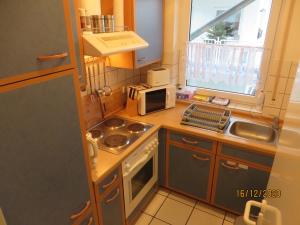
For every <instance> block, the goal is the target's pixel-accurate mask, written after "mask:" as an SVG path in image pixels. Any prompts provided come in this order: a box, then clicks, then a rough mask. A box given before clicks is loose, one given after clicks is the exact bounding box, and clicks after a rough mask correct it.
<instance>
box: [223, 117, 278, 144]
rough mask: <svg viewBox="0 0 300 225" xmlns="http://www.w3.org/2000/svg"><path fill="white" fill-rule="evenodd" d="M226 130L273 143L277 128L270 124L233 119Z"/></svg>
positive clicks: (241, 136) (233, 133)
mask: <svg viewBox="0 0 300 225" xmlns="http://www.w3.org/2000/svg"><path fill="white" fill-rule="evenodd" d="M228 132H229V133H230V134H231V135H233V136H237V137H240V138H244V139H248V140H255V141H261V142H265V143H271V144H275V143H276V141H277V136H278V135H277V130H276V129H274V128H273V127H272V126H268V125H264V124H259V123H253V122H247V121H234V122H233V123H232V124H231V126H230V127H229V129H228Z"/></svg>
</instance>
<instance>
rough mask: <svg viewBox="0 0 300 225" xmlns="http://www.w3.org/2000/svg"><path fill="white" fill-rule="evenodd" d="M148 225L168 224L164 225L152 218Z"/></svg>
mask: <svg viewBox="0 0 300 225" xmlns="http://www.w3.org/2000/svg"><path fill="white" fill-rule="evenodd" d="M150 225H168V223H165V222H163V221H161V220H158V219H156V218H154V219H153V220H152V221H151V223H150Z"/></svg>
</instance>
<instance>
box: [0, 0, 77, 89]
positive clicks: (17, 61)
mask: <svg viewBox="0 0 300 225" xmlns="http://www.w3.org/2000/svg"><path fill="white" fill-rule="evenodd" d="M0 20H1V23H0V30H1V35H0V49H1V55H0V84H6V83H10V82H15V81H19V80H23V79H27V78H30V77H35V76H39V75H43V74H48V73H53V72H57V71H60V70H65V69H70V68H73V67H74V62H75V61H74V50H73V48H74V47H73V40H72V39H73V38H72V32H71V24H70V9H69V4H68V0H51V1H44V0H25V1H22V3H20V1H17V0H2V1H1V2H0Z"/></svg>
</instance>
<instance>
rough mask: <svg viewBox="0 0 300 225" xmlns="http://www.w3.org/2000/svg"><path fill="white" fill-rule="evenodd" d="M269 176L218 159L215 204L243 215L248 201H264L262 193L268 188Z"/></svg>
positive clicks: (241, 165) (236, 163) (245, 166)
mask: <svg viewBox="0 0 300 225" xmlns="http://www.w3.org/2000/svg"><path fill="white" fill-rule="evenodd" d="M269 175H270V174H269V172H267V171H264V170H260V169H257V168H253V167H250V166H247V165H244V164H240V163H238V162H237V161H231V160H230V161H229V160H225V159H219V158H218V157H217V163H216V177H215V185H216V186H215V193H214V196H213V204H215V205H217V206H220V207H223V208H225V209H228V210H231V211H233V212H237V213H240V214H242V213H243V211H244V208H245V204H246V202H247V201H249V200H255V201H261V200H262V199H263V193H260V191H262V192H263V190H265V189H266V188H267V184H268V180H269ZM251 190H252V191H251ZM257 213H258V212H257V211H256V212H253V214H257Z"/></svg>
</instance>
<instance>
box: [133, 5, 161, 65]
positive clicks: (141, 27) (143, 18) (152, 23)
mask: <svg viewBox="0 0 300 225" xmlns="http://www.w3.org/2000/svg"><path fill="white" fill-rule="evenodd" d="M135 7H136V8H135V24H136V32H137V33H138V34H139V35H140V36H141V37H142V38H143V39H145V40H146V41H147V42H148V43H149V47H148V48H145V49H142V50H138V51H136V57H135V65H136V66H137V67H139V66H142V65H143V64H149V63H150V62H153V61H157V60H160V59H161V58H162V37H163V35H162V32H163V27H162V26H163V0H135Z"/></svg>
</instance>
